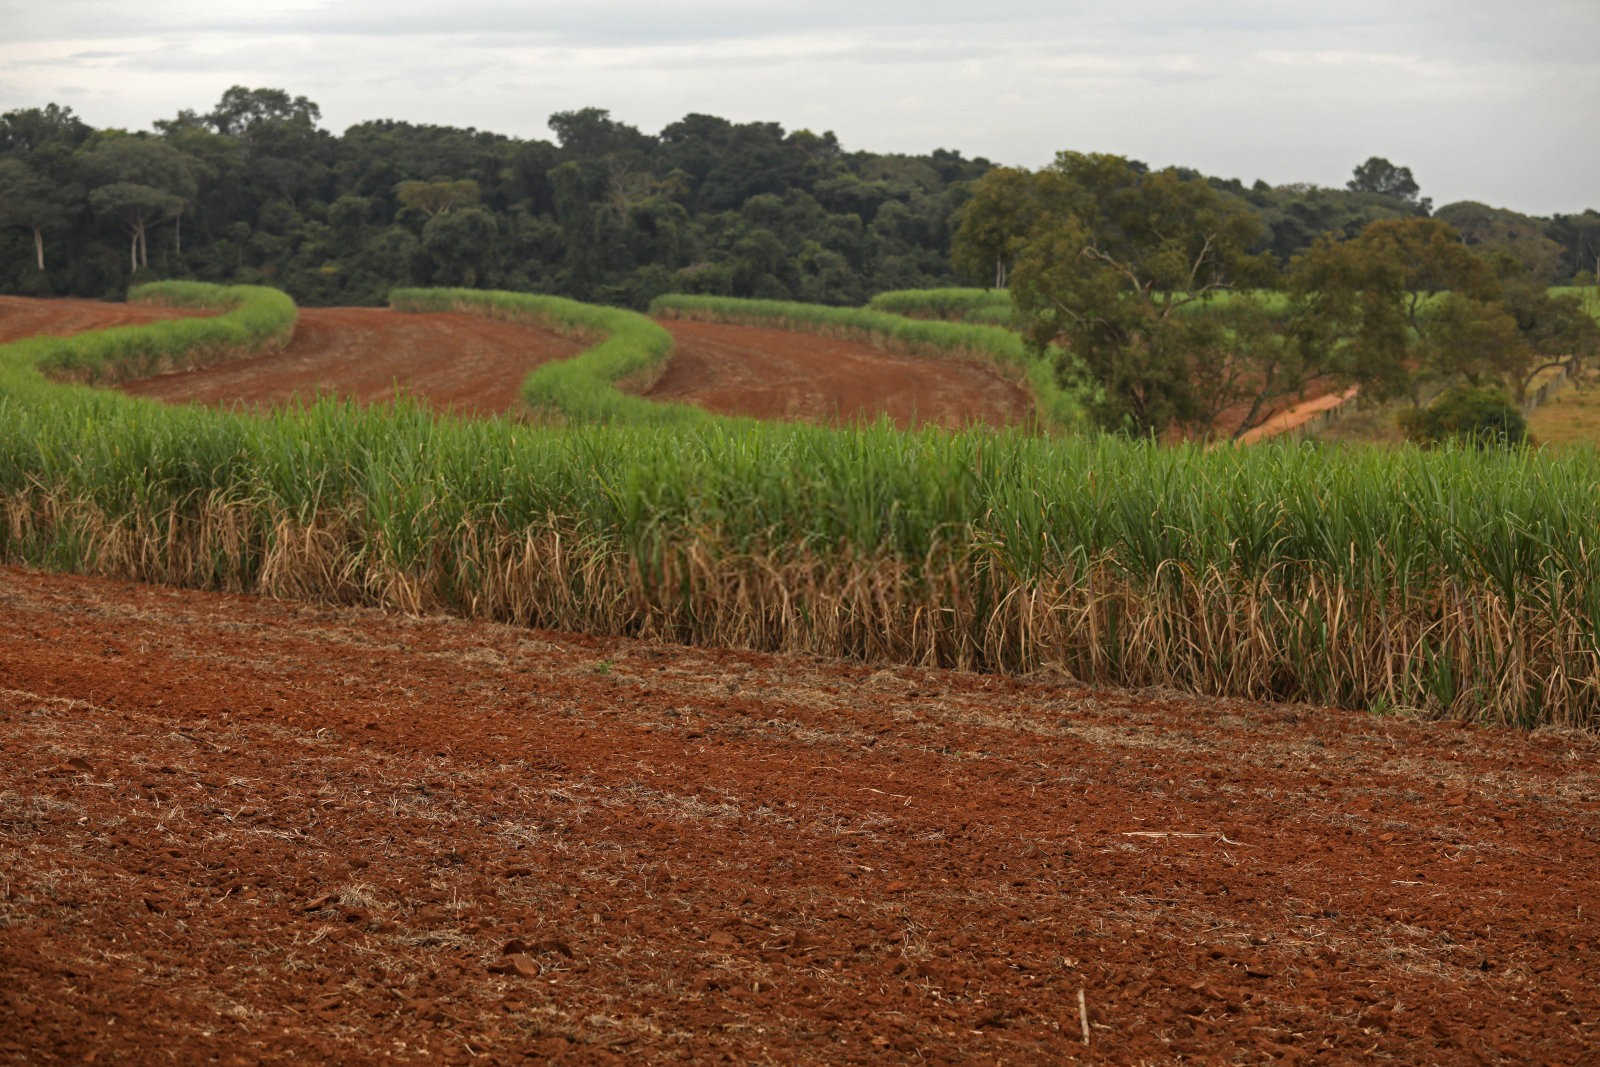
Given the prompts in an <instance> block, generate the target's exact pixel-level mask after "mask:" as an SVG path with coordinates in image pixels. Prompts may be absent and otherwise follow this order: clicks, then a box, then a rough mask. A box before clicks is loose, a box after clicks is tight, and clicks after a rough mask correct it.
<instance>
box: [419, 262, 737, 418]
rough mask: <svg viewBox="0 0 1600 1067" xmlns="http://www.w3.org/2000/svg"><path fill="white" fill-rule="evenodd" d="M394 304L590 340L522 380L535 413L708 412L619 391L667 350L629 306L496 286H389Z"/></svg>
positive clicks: (662, 363) (651, 371)
mask: <svg viewBox="0 0 1600 1067" xmlns="http://www.w3.org/2000/svg"><path fill="white" fill-rule="evenodd" d="M389 306H390V307H391V308H393V309H394V310H396V311H418V312H439V311H459V312H465V313H466V314H470V315H483V316H485V317H488V318H495V319H500V320H503V321H507V322H522V323H529V324H533V325H537V326H541V327H544V328H545V329H548V330H551V331H552V332H554V333H558V334H561V335H562V336H564V337H570V338H572V339H574V340H578V341H582V342H585V343H588V344H589V346H590V347H588V348H587V349H585V350H584V351H582V352H580V353H578V354H577V355H576V356H573V357H572V358H570V359H564V360H558V361H556V362H554V363H546V364H544V365H543V366H541V367H538V368H537V369H535V370H534V371H532V372H531V373H530V374H529V375H528V376H527V378H525V379H524V380H523V383H522V398H523V401H524V402H525V403H526V404H527V405H528V407H529V408H530V409H531V410H532V411H533V412H534V413H535V414H536V415H541V416H545V417H552V416H554V417H557V418H564V419H566V420H569V421H572V422H595V423H605V422H620V423H635V424H653V423H684V422H695V421H701V420H705V419H710V418H714V417H715V416H713V415H711V414H710V413H709V412H704V411H701V410H699V409H698V408H693V407H690V406H688V405H686V404H670V403H661V402H658V401H654V400H647V399H645V398H644V397H641V396H634V395H632V394H631V393H625V392H623V391H622V388H621V387H624V386H626V387H631V388H640V389H645V388H649V386H650V384H651V383H652V382H654V381H655V380H656V379H657V378H658V377H659V376H660V375H661V373H662V371H664V370H665V369H666V365H667V361H668V360H669V359H670V358H671V357H672V347H673V340H672V335H671V334H670V333H668V332H667V331H666V330H664V329H662V328H661V327H660V326H659V325H657V324H656V323H654V322H651V321H650V320H649V319H648V318H646V317H645V316H643V315H640V314H639V313H638V312H635V311H628V310H626V309H624V308H613V307H603V306H601V305H598V304H585V303H582V302H580V301H577V300H568V299H567V298H566V297H559V296H544V295H541V294H537V293H513V292H508V291H505V290H498V289H415V288H408V289H395V290H393V291H391V292H390V293H389Z"/></svg>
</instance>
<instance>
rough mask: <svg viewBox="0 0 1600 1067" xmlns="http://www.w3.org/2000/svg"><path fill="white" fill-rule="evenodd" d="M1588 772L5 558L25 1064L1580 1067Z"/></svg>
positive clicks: (803, 662)
mask: <svg viewBox="0 0 1600 1067" xmlns="http://www.w3.org/2000/svg"><path fill="white" fill-rule="evenodd" d="M1597 756H1600V746H1597V742H1596V740H1595V739H1593V738H1590V737H1585V736H1579V735H1568V734H1554V733H1542V734H1532V735H1526V734H1517V733H1510V732H1504V731H1499V730H1482V729H1466V728H1459V727H1454V726H1447V725H1432V726H1429V725H1418V724H1412V723H1407V722H1402V721H1398V720H1393V719H1384V718H1377V717H1373V716H1369V715H1360V714H1350V713H1341V712H1334V711H1328V710H1320V709H1310V708H1291V707H1270V706H1262V705H1257V704H1247V703H1240V702H1234V701H1199V700H1193V699H1185V698H1182V697H1179V696H1175V695H1170V694H1161V693H1127V692H1110V691H1103V690H1092V689H1086V688H1081V687H1078V686H1074V685H1070V684H1048V683H1046V682H1043V681H1035V682H1031V683H1030V682H1023V681H1017V680H1008V679H1002V678H994V677H983V676H976V675H970V674H960V673H951V672H943V671H934V670H915V669H893V670H878V669H873V668H871V667H864V666H854V665H846V664H839V663H832V662H821V661H815V660H809V659H795V658H781V657H775V656H767V655H756V654H746V653H736V652H708V651H703V650H698V649H687V648H677V647H665V646H661V645H650V644H641V643H635V642H632V641H627V640H618V639H603V640H602V639H594V638H587V637H580V636H573V635H570V634H557V633H546V632H536V631H528V630H520V629H514V628H509V627H502V626H494V625H485V624H479V623H468V622H461V621H453V620H447V619H408V618H399V617H388V616H384V615H381V614H377V613H374V612H369V611H361V610H333V609H324V608H315V607H307V606H295V605H291V604H282V603H275V602H271V601H266V600H260V599H252V598H247V597H240V596H223V595H213V594H206V593H199V592H188V591H179V590H173V589H166V588H159V587H147V586H139V585H130V584H126V583H120V582H115V581H108V580H100V579H85V578H76V577H65V576H48V575H41V574H36V573H31V572H27V571H23V570H18V569H14V568H12V569H0V1059H6V1060H8V1061H10V1062H18V1063H21V1062H27V1063H41V1062H50V1063H83V1062H88V1061H90V1060H92V1059H98V1060H99V1061H101V1062H119V1063H158V1062H159V1063H167V1062H179V1063H196V1062H220V1063H264V1062H265V1063H309V1062H329V1063H332V1062H337V1063H376V1062H416V1063H433V1062H460V1063H467V1062H482V1063H502V1062H508V1061H516V1060H518V1059H520V1058H524V1057H526V1058H531V1059H540V1060H543V1059H551V1060H556V1061H561V1062H574V1063H598V1062H616V1063H634V1062H656V1061H663V1060H691V1061H697V1062H705V1061H712V1060H723V1059H731V1060H736V1061H739V1062H751V1063H828V1064H837V1063H861V1062H882V1061H904V1062H1013V1063H1044V1062H1062V1061H1071V1060H1076V1059H1083V1060H1087V1061H1095V1062H1117V1063H1133V1062H1176V1061H1183V1060H1201V1061H1205V1062H1232V1061H1238V1062H1263V1061H1285V1062H1290V1061H1293V1062H1306V1061H1312V1062H1357V1061H1360V1062H1388V1063H1406V1064H1411V1063H1477V1062H1485V1061H1487V1062H1499V1063H1513V1062H1514V1063H1529V1062H1537V1063H1577V1062H1582V1061H1588V1062H1594V1056H1595V1049H1596V1048H1600V981H1597V979H1600V917H1597V910H1600V903H1597V902H1596V900H1595V885H1596V884H1597V879H1600V774H1597V771H1596V758H1597ZM1080 995H1081V996H1082V998H1083V999H1082V1003H1083V1005H1084V1006H1085V1009H1086V1011H1087V1022H1088V1040H1087V1043H1086V1042H1085V1038H1084V1030H1083V1022H1082V1019H1081V1017H1080V1013H1079V1003H1080V1000H1079V997H1080Z"/></svg>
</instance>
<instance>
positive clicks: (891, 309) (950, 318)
mask: <svg viewBox="0 0 1600 1067" xmlns="http://www.w3.org/2000/svg"><path fill="white" fill-rule="evenodd" d="M867 309H868V310H869V311H882V312H884V313H885V314H889V315H903V316H905V317H906V318H910V319H937V320H940V321H943V322H965V323H973V324H981V325H987V326H1009V325H1010V324H1011V321H1012V318H1013V316H1014V315H1015V313H1016V308H1015V305H1013V303H1012V301H1011V291H1010V290H1009V289H965V288H959V287H951V288H946V289H891V290H889V291H887V292H883V293H879V294H878V295H877V296H874V297H873V298H872V299H871V300H869V301H867Z"/></svg>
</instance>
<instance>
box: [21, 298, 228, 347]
mask: <svg viewBox="0 0 1600 1067" xmlns="http://www.w3.org/2000/svg"><path fill="white" fill-rule="evenodd" d="M199 314H205V313H204V312H197V311H191V310H188V309H186V308H166V307H154V306H152V305H149V304H108V303H106V302H104V301H101V300H37V299H34V298H31V297H23V296H0V344H8V343H9V342H11V341H18V340H21V339H22V338H24V337H35V336H38V335H39V334H49V335H50V336H52V337H66V336H69V335H71V334H75V333H82V332H83V331H84V330H104V329H106V328H107V327H110V326H133V325H137V324H140V323H145V322H157V321H159V320H161V319H180V318H185V317H188V316H191V315H199Z"/></svg>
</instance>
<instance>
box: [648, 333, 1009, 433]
mask: <svg viewBox="0 0 1600 1067" xmlns="http://www.w3.org/2000/svg"><path fill="white" fill-rule="evenodd" d="M661 325H662V326H664V327H666V329H667V330H669V331H670V332H671V333H672V336H673V339H674V340H675V341H676V342H677V348H676V350H675V351H674V352H673V354H672V361H671V362H670V363H669V364H668V365H667V369H666V372H665V373H664V374H663V375H662V376H661V379H660V380H659V381H658V382H656V384H655V386H654V387H653V388H652V389H651V390H650V391H649V392H648V393H647V394H646V395H648V396H650V397H651V398H652V399H657V400H676V401H679V402H682V403H686V404H695V405H697V406H699V407H703V408H707V409H709V410H711V411H715V412H718V413H720V414H724V415H750V416H753V417H755V418H759V419H788V420H799V421H806V422H831V423H850V422H857V421H861V420H872V419H876V418H878V417H879V416H887V417H888V418H889V419H890V421H892V422H894V423H895V424H896V425H898V426H902V427H909V426H918V425H932V426H945V427H949V428H952V429H953V428H957V427H961V426H967V425H970V424H972V423H985V424H988V425H992V426H1005V425H1010V424H1015V423H1022V422H1026V421H1027V420H1028V419H1029V418H1030V417H1031V416H1032V413H1033V403H1032V401H1031V400H1030V399H1029V397H1028V393H1027V391H1026V390H1024V389H1023V388H1022V387H1021V386H1020V385H1018V384H1017V383H1016V382H1014V381H1011V380H1010V379H1008V378H1006V377H1005V376H1004V375H1002V374H1000V373H999V372H998V371H997V370H995V369H994V368H992V367H988V366H985V365H983V364H981V363H976V362H971V361H967V360H961V359H933V358H927V357H918V356H905V355H896V354H893V353H889V352H885V351H883V350H881V349H878V348H874V347H872V346H871V345H868V344H862V343H860V342H855V341H842V340H838V339H836V338H829V337H822V336H819V335H816V334H808V333H794V332H791V331H786V330H771V329H764V328H761V327H756V326H735V325H726V324H723V323H712V322H695V321H691V320H685V319H670V320H666V321H663V322H662V323H661Z"/></svg>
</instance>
